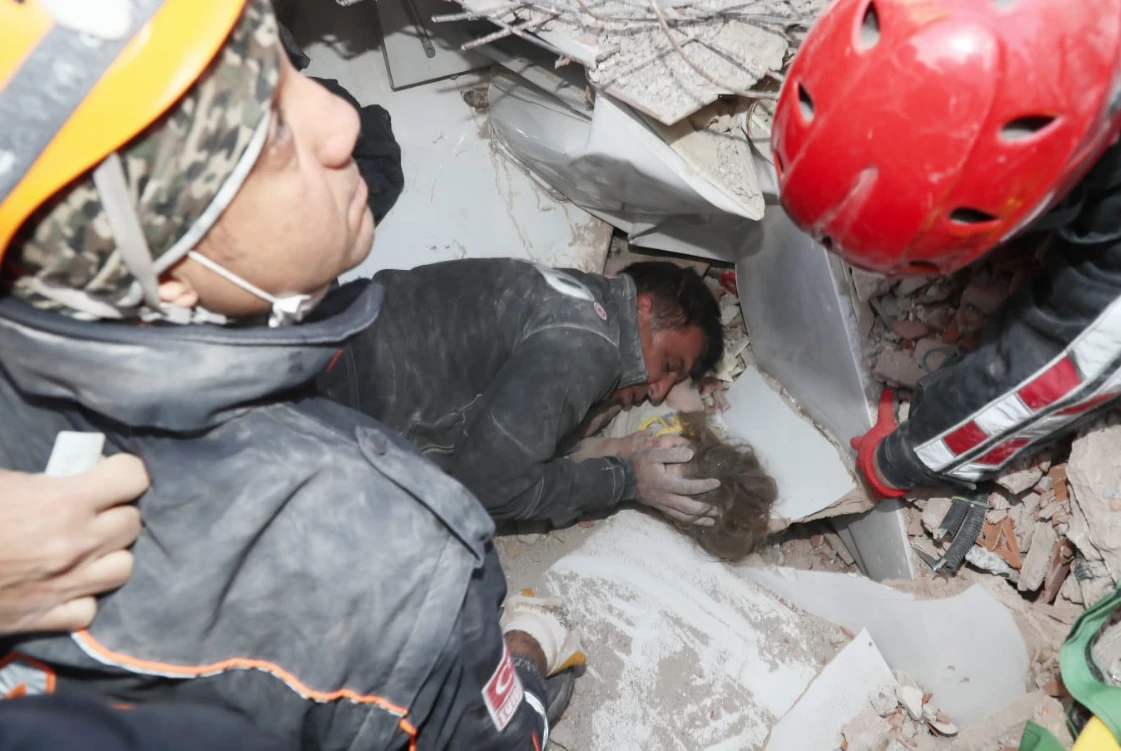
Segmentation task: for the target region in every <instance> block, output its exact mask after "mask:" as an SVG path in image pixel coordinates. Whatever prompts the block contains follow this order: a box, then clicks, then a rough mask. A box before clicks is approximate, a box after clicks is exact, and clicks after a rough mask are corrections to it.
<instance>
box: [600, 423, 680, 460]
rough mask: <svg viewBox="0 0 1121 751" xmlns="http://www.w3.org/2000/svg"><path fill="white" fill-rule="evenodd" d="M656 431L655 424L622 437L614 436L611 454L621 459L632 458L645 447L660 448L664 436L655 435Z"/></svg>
mask: <svg viewBox="0 0 1121 751" xmlns="http://www.w3.org/2000/svg"><path fill="white" fill-rule="evenodd" d="M656 432H657V427H656V426H653V425H652V426H650V427H648V428H646V429H645V430H640V431H638V432H637V433H631V434H630V435H628V436H623V437H622V438H615V439H613V440H612V441H611V444H610V448H611V454H610V455H611V456H618V457H620V458H622V459H633V458H634V456H635V455H636V454H638V453H641V452H642V451H645V450H646V449H652V448H662V447H663V445H668V444H663V441H664V440H665V438H666V437H665V436H663V437H662V438H659V437H657V436H656V435H655V433H656Z"/></svg>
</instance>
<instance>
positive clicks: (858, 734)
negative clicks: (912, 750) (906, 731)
mask: <svg viewBox="0 0 1121 751" xmlns="http://www.w3.org/2000/svg"><path fill="white" fill-rule="evenodd" d="M841 735H842V736H844V739H845V742H846V743H847V745H846V747H845V748H846V751H880V750H881V749H882V748H883V747H884V745H885V744H886V743H887V741H888V739H889V738H890V737H891V724H890V723H888V721H887V720H885V719H884V718H882V717H880V716H879V715H878V714H876V711H875V710H874V709H872V708H871V707H869V708H868V709H865V710H864V711H863V712H861V713H860V714H858V715H857V716H856V717H854V718H853V719H852V720H851V721H850V722H849V724H847V725H845V727H844V728H843V729H842V730H841Z"/></svg>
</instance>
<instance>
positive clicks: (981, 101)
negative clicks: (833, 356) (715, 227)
mask: <svg viewBox="0 0 1121 751" xmlns="http://www.w3.org/2000/svg"><path fill="white" fill-rule="evenodd" d="M1119 128H1121V0H1084V1H1083V2H1077V3H1070V2H1066V1H1065V0H1017V1H1016V2H993V1H992V0H921V1H919V2H916V1H915V0H836V2H834V3H832V4H831V5H829V6H828V8H827V9H826V11H825V14H824V16H823V17H822V18H821V19H820V20H819V21H818V22H817V24H816V25H815V26H814V27H813V28H812V29H811V31H810V33H809V35H808V37H807V38H806V40H805V43H804V44H803V46H802V48H801V50H800V51H799V53H798V55H797V57H796V58H795V60H794V63H793V64H792V65H791V68H790V72H789V75H788V76H787V77H786V82H785V84H784V88H783V91H782V94H781V97H780V99H779V103H778V109H777V113H776V115H775V120H774V128H773V136H772V146H773V152H774V162H775V169H776V171H777V173H778V180H779V191H780V194H781V198H782V204H783V206H784V207H785V209H786V211H787V212H788V213H789V215H790V217H791V218H792V219H793V220H794V221H795V222H797V223H798V224H799V225H801V226H802V228H804V229H805V230H806V231H807V232H809V233H810V234H811V235H813V236H814V237H815V238H816V239H818V241H820V242H821V243H822V244H823V245H824V246H825V247H826V248H827V249H830V250H832V251H833V252H835V253H838V254H840V255H841V256H842V257H844V259H845V260H847V261H848V262H849V263H851V264H853V265H854V266H858V267H860V268H863V269H867V270H869V271H873V272H878V273H881V274H886V275H888V276H905V275H914V274H920V275H936V274H947V273H950V272H953V271H955V270H957V269H960V268H962V267H963V266H965V265H966V264H968V263H970V262H972V261H974V260H976V259H978V258H980V257H981V256H983V255H984V254H985V253H986V252H987V251H989V250H990V249H992V248H993V247H995V246H997V245H1000V244H1002V243H1004V242H1006V241H1008V240H1009V239H1011V238H1013V237H1016V236H1018V235H1023V234H1025V233H1029V232H1037V233H1042V232H1052V233H1053V234H1052V235H1051V237H1050V240H1049V242H1050V245H1049V249H1048V252H1047V257H1046V259H1045V264H1046V270H1045V273H1043V274H1042V275H1041V277H1040V278H1039V279H1038V280H1036V281H1035V282H1034V283H1033V284H1031V285H1029V286H1026V287H1025V288H1022V289H1020V290H1019V291H1018V292H1017V293H1015V294H1014V295H1013V296H1012V297H1011V298H1010V299H1009V300H1008V301H1007V302H1006V304H1005V305H1004V306H1003V308H1001V309H1000V310H999V311H998V312H997V313H996V314H995V315H994V316H993V317H992V319H991V320H990V321H989V323H988V327H987V328H986V329H985V331H984V332H983V336H982V339H981V341H980V343H979V344H978V345H977V347H976V348H975V349H973V350H972V351H971V352H969V353H967V354H966V355H965V356H964V357H962V358H961V359H960V360H958V361H957V362H954V363H952V364H947V365H945V366H943V367H942V368H941V369H939V370H938V371H936V372H934V373H932V374H930V375H929V376H927V377H926V378H924V379H923V380H922V382H920V384H919V386H918V388H917V389H916V391H915V395H914V400H913V401H912V403H911V410H910V416H909V418H908V420H907V421H906V422H905V423H904V424H903V425H900V426H898V427H896V424H895V418H894V416H893V411H892V398H893V395H892V393H891V391H890V390H886V391H885V392H884V396H883V398H882V399H881V403H880V414H879V422H878V424H877V425H876V426H875V427H874V428H873V429H872V430H871V431H869V432H868V433H867V434H866V435H865V436H864V437H863V438H858V439H856V440H854V446H856V447H858V449H859V454H858V459H857V463H858V466H859V467H860V468H861V470H862V472H863V473H864V475H865V476H866V478H867V480H868V483H869V484H870V485H871V486H872V488H874V489H875V491H877V492H878V493H879V494H880V495H881V496H901V495H903V494H905V493H906V492H907V491H908V490H910V489H912V488H915V487H919V486H926V485H936V484H948V485H957V486H966V487H969V486H971V485H972V484H973V483H976V482H977V481H979V480H982V479H984V478H988V477H991V476H993V475H994V474H995V473H998V472H1000V471H1001V469H1002V468H1003V467H1006V466H1007V465H1008V464H1009V463H1011V462H1014V461H1016V460H1017V459H1019V458H1021V457H1022V456H1024V455H1025V454H1027V453H1029V452H1031V451H1034V450H1035V449H1037V448H1038V447H1040V446H1043V445H1045V444H1047V443H1049V442H1051V441H1053V440H1055V438H1056V437H1058V436H1060V435H1062V434H1064V433H1067V432H1069V431H1071V430H1073V429H1075V427H1076V426H1077V425H1078V424H1080V423H1082V422H1084V421H1087V420H1091V419H1093V418H1094V416H1095V415H1096V414H1097V413H1099V412H1100V411H1101V410H1103V409H1108V408H1110V407H1111V406H1112V405H1114V404H1115V399H1116V397H1117V395H1118V394H1119V393H1121V147H1119V146H1118V145H1117V135H1118V130H1119Z"/></svg>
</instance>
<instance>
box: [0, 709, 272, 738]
mask: <svg viewBox="0 0 1121 751" xmlns="http://www.w3.org/2000/svg"><path fill="white" fill-rule="evenodd" d="M0 728H3V731H2V732H0V751H39V750H40V749H41V750H42V751H88V750H89V749H96V751H284V749H285V746H284V744H283V743H282V742H281V741H280V740H279V739H278V738H274V737H273V736H272V735H270V734H268V733H265V732H263V731H261V730H258V729H257V728H255V727H253V725H252V724H250V723H249V722H247V721H246V720H245V718H243V717H238V716H237V715H235V714H232V713H226V712H219V711H218V710H216V709H212V708H210V707H200V706H192V705H189V704H162V705H152V706H144V707H136V708H133V709H113V708H111V707H109V706H108V705H106V704H105V703H104V702H102V701H98V700H95V699H91V698H89V697H81V696H29V697H27V698H24V699H18V700H16V701H5V702H0Z"/></svg>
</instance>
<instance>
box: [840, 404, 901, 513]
mask: <svg viewBox="0 0 1121 751" xmlns="http://www.w3.org/2000/svg"><path fill="white" fill-rule="evenodd" d="M897 427H899V423H897V422H896V421H895V391H894V390H892V389H889V388H885V389H884V390H883V393H881V394H880V404H879V407H878V408H877V411H876V424H875V425H873V426H872V429H871V430H869V431H868V432H867V433H865V434H864V435H862V436H857V437H856V438H853V439H852V440H851V441H850V442H849V443H850V444H851V445H852V447H853V448H854V449H856V466H857V468H858V469H859V470H860V472H861V474H863V475H864V479H865V480H867V481H868V484H869V485H871V486H872V489H873V490H875V491H876V492H877V493H878V494H879V495H880V496H882V497H884V498H899V497H900V496H903V495H906V494H907V491H906V490H900V489H899V488H896V487H892V486H891V485H888V484H886V483H885V482H884V481H883V480H881V479H880V477H879V475H878V474H877V472H876V449H877V448H879V446H880V441H882V440H883V439H884V437H885V436H887V435H888V434H890V433H891V432H892V431H894V430H895V429H896V428H897Z"/></svg>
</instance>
